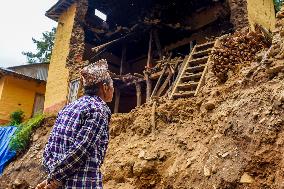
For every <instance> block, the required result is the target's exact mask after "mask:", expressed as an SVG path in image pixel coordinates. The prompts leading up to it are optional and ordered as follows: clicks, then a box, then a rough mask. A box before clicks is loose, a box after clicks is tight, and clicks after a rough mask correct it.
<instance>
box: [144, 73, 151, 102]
mask: <svg viewBox="0 0 284 189" xmlns="http://www.w3.org/2000/svg"><path fill="white" fill-rule="evenodd" d="M145 79H146V101H147V102H148V101H149V100H150V98H151V91H152V81H151V79H150V74H149V72H146V73H145Z"/></svg>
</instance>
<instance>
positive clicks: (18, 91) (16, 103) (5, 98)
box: [0, 76, 45, 121]
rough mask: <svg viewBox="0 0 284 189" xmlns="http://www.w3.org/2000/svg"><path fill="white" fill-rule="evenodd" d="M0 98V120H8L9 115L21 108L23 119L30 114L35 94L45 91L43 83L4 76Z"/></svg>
mask: <svg viewBox="0 0 284 189" xmlns="http://www.w3.org/2000/svg"><path fill="white" fill-rule="evenodd" d="M4 78H5V80H4V85H3V89H2V95H1V99H0V120H7V121H9V115H10V114H11V113H12V112H13V111H16V110H19V109H21V110H23V111H24V113H25V119H28V118H30V117H31V116H32V113H33V106H34V99H35V94H36V93H39V94H44V93H45V83H38V82H36V81H27V80H23V79H18V78H15V77H13V76H5V77H4Z"/></svg>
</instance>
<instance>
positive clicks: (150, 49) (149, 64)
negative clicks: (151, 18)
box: [147, 30, 153, 68]
mask: <svg viewBox="0 0 284 189" xmlns="http://www.w3.org/2000/svg"><path fill="white" fill-rule="evenodd" d="M152 41H153V30H151V31H150V37H149V48H148V56H147V68H152Z"/></svg>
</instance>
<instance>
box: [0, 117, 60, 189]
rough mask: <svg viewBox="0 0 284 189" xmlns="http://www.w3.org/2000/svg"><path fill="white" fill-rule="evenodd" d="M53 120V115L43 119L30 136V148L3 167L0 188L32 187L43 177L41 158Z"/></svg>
mask: <svg viewBox="0 0 284 189" xmlns="http://www.w3.org/2000/svg"><path fill="white" fill-rule="evenodd" d="M54 121H55V117H48V118H46V119H44V121H43V123H42V125H41V127H39V128H38V129H37V130H36V132H35V133H34V135H33V137H32V138H31V145H30V148H29V149H28V150H27V151H26V152H25V153H23V154H20V155H19V156H18V157H17V159H16V160H13V161H12V162H11V163H10V164H9V165H8V166H7V167H6V168H5V170H4V173H3V175H2V176H1V177H0V189H5V188H9V189H10V188H11V189H27V188H34V187H35V186H36V185H37V184H38V183H39V182H40V181H42V180H43V179H44V178H45V176H46V175H45V172H44V169H43V167H42V163H41V162H42V161H41V158H42V153H43V149H44V146H45V144H46V142H47V139H48V136H49V133H50V131H51V128H52V126H53V124H54Z"/></svg>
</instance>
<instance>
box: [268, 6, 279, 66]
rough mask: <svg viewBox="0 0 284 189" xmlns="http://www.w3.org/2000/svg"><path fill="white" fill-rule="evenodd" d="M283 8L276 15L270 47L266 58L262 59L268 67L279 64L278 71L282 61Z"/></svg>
mask: <svg viewBox="0 0 284 189" xmlns="http://www.w3.org/2000/svg"><path fill="white" fill-rule="evenodd" d="M283 28H284V6H282V8H281V10H280V11H279V12H278V13H277V14H276V25H275V29H274V31H273V39H272V46H271V47H270V49H269V51H268V53H267V57H264V63H266V65H270V66H271V64H272V63H274V64H277V63H279V65H280V67H279V69H283V68H284V66H283V59H284V43H283V41H284V30H283Z"/></svg>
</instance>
